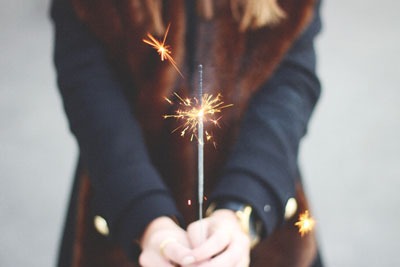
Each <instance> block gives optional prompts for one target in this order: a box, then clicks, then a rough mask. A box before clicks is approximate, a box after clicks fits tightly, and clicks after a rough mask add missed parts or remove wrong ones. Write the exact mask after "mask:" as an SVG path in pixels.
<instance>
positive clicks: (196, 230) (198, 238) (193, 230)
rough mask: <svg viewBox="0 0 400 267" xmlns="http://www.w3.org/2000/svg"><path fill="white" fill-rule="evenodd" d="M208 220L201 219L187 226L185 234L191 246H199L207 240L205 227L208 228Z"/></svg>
mask: <svg viewBox="0 0 400 267" xmlns="http://www.w3.org/2000/svg"><path fill="white" fill-rule="evenodd" d="M209 225H210V224H209V220H208V219H203V220H201V221H196V222H193V223H191V224H190V225H189V226H188V228H187V231H186V232H187V236H188V238H189V241H190V244H191V246H192V247H193V248H196V247H199V246H200V245H201V244H203V243H204V242H205V241H206V240H207V235H208V234H207V233H208V231H207V229H208V228H209Z"/></svg>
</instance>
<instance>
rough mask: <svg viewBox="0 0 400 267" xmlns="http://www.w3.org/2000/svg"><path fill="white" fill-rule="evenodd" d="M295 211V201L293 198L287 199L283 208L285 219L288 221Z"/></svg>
mask: <svg viewBox="0 0 400 267" xmlns="http://www.w3.org/2000/svg"><path fill="white" fill-rule="evenodd" d="M296 211H297V201H296V199H295V198H293V197H292V198H289V200H288V201H287V202H286V207H285V219H286V220H287V219H290V218H291V217H292V216H293V215H294V214H295V213H296Z"/></svg>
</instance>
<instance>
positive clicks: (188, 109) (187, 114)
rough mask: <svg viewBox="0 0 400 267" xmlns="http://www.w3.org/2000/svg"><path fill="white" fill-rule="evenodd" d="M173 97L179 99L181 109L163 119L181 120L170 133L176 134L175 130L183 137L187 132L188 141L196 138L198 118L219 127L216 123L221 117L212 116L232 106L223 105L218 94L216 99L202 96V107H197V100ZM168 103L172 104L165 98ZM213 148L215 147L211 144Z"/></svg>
mask: <svg viewBox="0 0 400 267" xmlns="http://www.w3.org/2000/svg"><path fill="white" fill-rule="evenodd" d="M174 95H175V96H176V97H177V98H178V99H179V104H180V105H181V106H182V108H180V109H178V110H177V111H176V113H175V114H172V115H164V119H167V118H176V119H182V120H183V123H182V124H181V125H180V126H178V127H177V128H175V129H174V130H173V131H172V132H176V131H177V130H180V131H181V136H185V134H186V133H187V132H190V135H191V137H190V140H191V141H192V140H193V138H196V139H198V138H197V127H198V125H199V120H200V118H203V122H204V123H207V122H211V123H213V124H214V125H215V126H218V127H219V124H218V121H219V120H220V119H221V117H219V118H217V119H215V118H214V116H215V114H216V113H220V112H221V110H222V109H224V108H227V107H231V106H233V105H232V104H228V105H224V102H222V101H221V98H222V95H221V94H218V95H217V96H216V97H213V95H209V94H204V96H203V99H202V106H200V107H198V103H199V101H198V99H197V98H193V99H189V98H186V99H183V98H182V97H180V96H179V95H178V94H177V93H174ZM166 101H168V103H170V104H173V102H172V101H171V100H170V99H168V98H166ZM205 136H206V140H207V141H211V140H212V135H211V134H210V133H209V132H208V131H205ZM213 144H214V146H215V145H216V144H215V142H213Z"/></svg>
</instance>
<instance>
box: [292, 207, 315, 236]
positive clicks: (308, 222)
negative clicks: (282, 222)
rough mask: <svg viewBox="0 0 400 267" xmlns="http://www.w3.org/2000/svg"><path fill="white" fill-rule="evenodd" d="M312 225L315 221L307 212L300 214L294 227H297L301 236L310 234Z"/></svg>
mask: <svg viewBox="0 0 400 267" xmlns="http://www.w3.org/2000/svg"><path fill="white" fill-rule="evenodd" d="M314 224H315V221H314V219H313V218H311V217H310V214H309V212H308V210H306V211H305V212H304V213H302V214H300V217H299V221H298V222H296V223H295V225H296V226H298V227H299V233H300V234H301V236H304V235H305V234H307V233H309V232H311V231H312V229H313V228H314Z"/></svg>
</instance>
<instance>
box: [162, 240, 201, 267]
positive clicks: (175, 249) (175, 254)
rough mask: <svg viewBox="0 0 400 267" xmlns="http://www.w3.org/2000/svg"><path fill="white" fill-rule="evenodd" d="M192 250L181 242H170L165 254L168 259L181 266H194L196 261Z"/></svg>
mask: <svg viewBox="0 0 400 267" xmlns="http://www.w3.org/2000/svg"><path fill="white" fill-rule="evenodd" d="M191 252H192V251H191V250H190V249H189V248H188V247H186V246H184V245H182V244H180V243H179V242H169V243H168V244H167V245H165V247H164V250H163V254H164V256H165V257H166V258H168V259H170V260H171V261H173V262H175V263H178V264H180V265H188V264H192V263H194V262H195V261H196V259H195V257H194V256H193V255H191Z"/></svg>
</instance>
